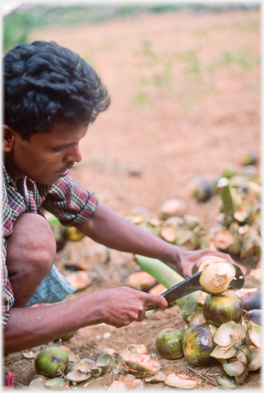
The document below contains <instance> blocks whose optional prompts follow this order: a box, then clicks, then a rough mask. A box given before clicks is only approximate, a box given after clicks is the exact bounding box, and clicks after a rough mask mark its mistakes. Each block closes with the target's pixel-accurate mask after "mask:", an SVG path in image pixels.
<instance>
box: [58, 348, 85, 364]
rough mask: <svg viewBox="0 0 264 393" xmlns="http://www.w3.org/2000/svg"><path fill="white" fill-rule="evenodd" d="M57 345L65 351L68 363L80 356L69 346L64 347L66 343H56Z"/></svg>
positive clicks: (78, 358) (73, 361) (75, 360)
mask: <svg viewBox="0 0 264 393" xmlns="http://www.w3.org/2000/svg"><path fill="white" fill-rule="evenodd" d="M58 347H59V348H60V349H62V350H63V351H65V352H67V354H68V359H69V363H75V362H77V361H78V360H80V356H79V355H75V354H74V353H73V352H72V350H71V349H70V348H68V347H66V345H62V344H58Z"/></svg>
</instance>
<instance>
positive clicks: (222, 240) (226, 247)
mask: <svg viewBox="0 0 264 393" xmlns="http://www.w3.org/2000/svg"><path fill="white" fill-rule="evenodd" d="M212 240H213V242H214V244H215V247H216V249H217V250H219V251H224V252H227V253H231V254H235V255H239V253H240V248H241V242H242V239H241V236H240V235H239V234H238V233H235V232H234V231H231V230H230V229H226V228H218V230H217V231H216V232H215V234H214V237H213V239H212Z"/></svg>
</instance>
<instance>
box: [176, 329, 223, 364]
mask: <svg viewBox="0 0 264 393" xmlns="http://www.w3.org/2000/svg"><path fill="white" fill-rule="evenodd" d="M216 330H217V329H216V328H215V327H214V326H212V325H209V324H207V323H197V324H194V325H191V326H189V327H188V328H187V329H186V331H185V333H184V335H183V354H184V357H185V359H186V360H187V362H188V363H190V364H193V365H194V366H210V365H212V364H213V363H214V361H215V359H214V358H213V357H211V356H210V354H211V352H212V351H213V349H214V347H215V345H216V344H215V343H214V340H213V337H214V334H215V333H216Z"/></svg>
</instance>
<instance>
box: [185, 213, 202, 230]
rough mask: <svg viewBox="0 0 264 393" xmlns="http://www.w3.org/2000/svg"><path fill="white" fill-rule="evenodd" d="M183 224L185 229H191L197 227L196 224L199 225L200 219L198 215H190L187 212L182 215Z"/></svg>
mask: <svg viewBox="0 0 264 393" xmlns="http://www.w3.org/2000/svg"><path fill="white" fill-rule="evenodd" d="M183 220H184V222H183V226H184V227H185V228H187V229H191V230H193V229H194V228H195V227H197V226H198V225H200V220H199V218H198V217H196V216H191V215H189V214H185V215H184V216H183Z"/></svg>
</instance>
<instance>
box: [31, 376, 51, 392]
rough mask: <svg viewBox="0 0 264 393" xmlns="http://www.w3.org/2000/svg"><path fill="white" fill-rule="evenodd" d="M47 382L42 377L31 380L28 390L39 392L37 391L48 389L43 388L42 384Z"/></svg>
mask: <svg viewBox="0 0 264 393" xmlns="http://www.w3.org/2000/svg"><path fill="white" fill-rule="evenodd" d="M46 381H47V378H45V377H43V376H38V377H37V378H33V379H32V381H31V382H30V384H29V388H30V389H32V390H39V389H48V388H46V387H45V386H44V383H45V382H46Z"/></svg>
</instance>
